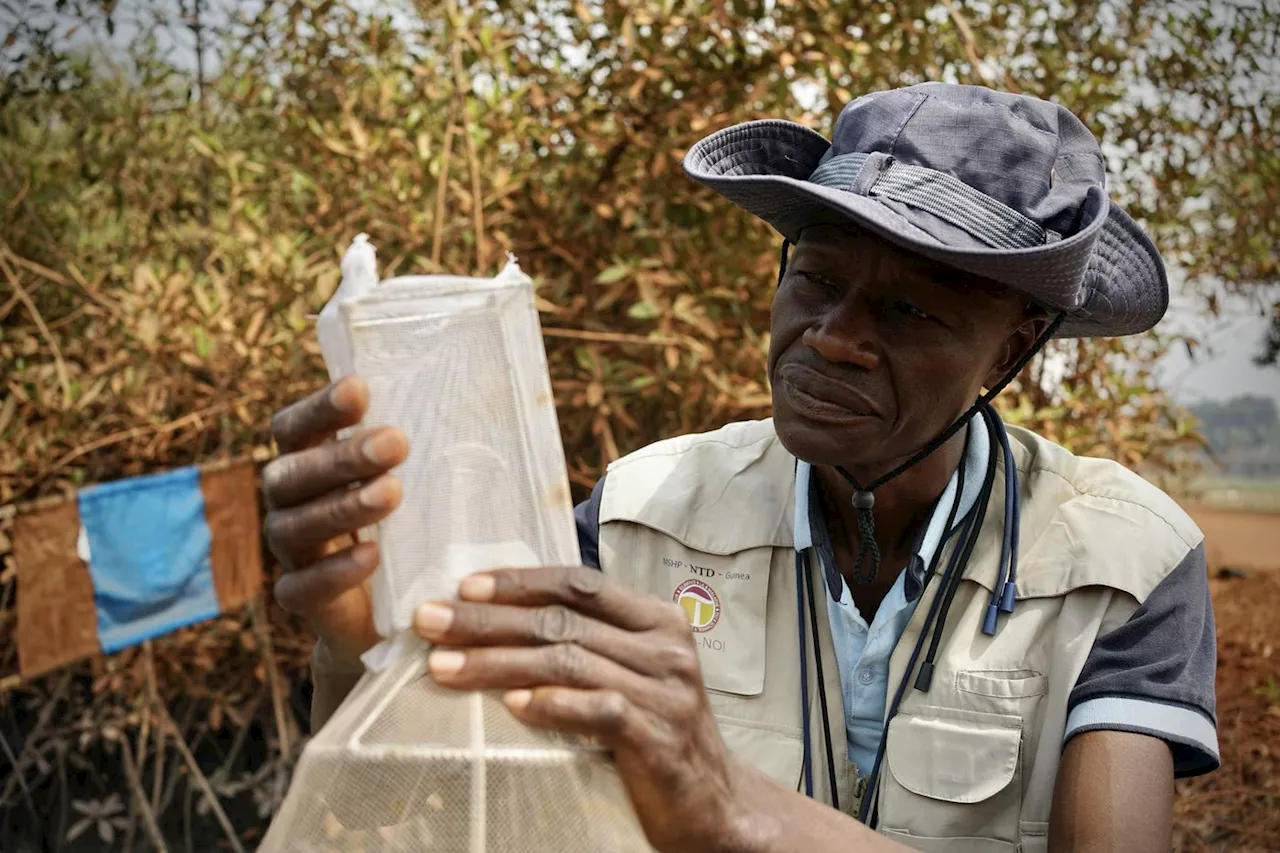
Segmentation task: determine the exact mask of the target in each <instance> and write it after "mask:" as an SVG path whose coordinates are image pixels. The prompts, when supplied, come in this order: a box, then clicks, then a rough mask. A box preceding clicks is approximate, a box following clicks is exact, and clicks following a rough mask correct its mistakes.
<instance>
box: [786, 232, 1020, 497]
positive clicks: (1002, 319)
mask: <svg viewBox="0 0 1280 853" xmlns="http://www.w3.org/2000/svg"><path fill="white" fill-rule="evenodd" d="M1033 318H1034V319H1033ZM1043 323H1044V320H1043V319H1042V318H1041V317H1040V315H1035V314H1032V313H1029V312H1028V309H1027V303H1026V302H1025V301H1024V300H1022V299H1020V298H1018V297H1016V296H1013V295H1012V294H1010V293H1009V292H1007V291H1003V290H1001V289H1000V288H999V286H998V285H995V284H994V283H992V282H988V281H986V280H984V279H981V278H978V277H976V276H973V275H970V274H968V273H964V272H961V271H958V270H955V269H952V268H950V267H947V266H944V265H942V264H938V263H935V262H933V261H929V260H927V259H924V258H920V257H918V256H915V255H912V254H910V253H908V252H906V251H905V250H902V249H899V248H897V247H895V246H893V245H891V244H889V243H886V242H884V241H882V240H880V239H878V238H875V237H873V236H871V235H869V234H866V233H863V232H857V231H852V230H848V229H842V228H839V227H836V226H826V225H823V226H813V227H810V228H807V229H805V231H804V233H803V234H802V235H801V237H800V241H799V242H798V243H797V244H796V246H795V249H794V251H793V252H792V255H791V259H790V261H789V262H788V265H787V271H786V275H785V276H784V277H783V280H782V282H781V283H780V285H779V287H778V292H777V294H776V296H775V297H774V300H773V320H772V340H771V342H770V345H769V377H770V380H771V382H772V384H773V416H774V423H775V426H776V429H777V431H778V436H779V437H780V438H781V440H782V443H783V445H784V446H785V447H786V448H787V450H788V451H790V452H791V453H792V454H793V455H795V456H797V457H799V458H801V459H804V460H805V461H807V462H810V463H813V464H818V465H844V466H846V467H849V468H854V469H863V470H864V471H866V470H870V471H871V472H872V473H873V474H879V473H883V469H887V467H889V465H890V464H891V463H894V462H897V461H899V460H901V459H903V458H905V457H907V456H909V455H911V454H912V453H914V452H915V451H917V450H919V449H920V448H921V447H922V446H924V445H925V444H926V443H927V442H929V441H930V440H931V439H933V438H934V437H935V436H937V435H938V434H939V433H940V432H942V431H943V430H944V429H946V428H947V427H948V426H950V425H951V423H953V422H954V421H955V419H956V418H958V417H959V416H960V415H961V414H962V413H963V412H964V411H965V410H967V409H968V408H969V406H971V405H972V404H973V402H974V400H976V399H977V398H978V397H979V396H980V395H981V393H982V388H983V387H984V386H989V385H991V384H994V383H995V382H997V381H999V380H1000V379H1001V378H1002V377H1003V374H1004V372H1005V371H1007V370H1008V369H1009V368H1010V367H1011V366H1012V365H1013V364H1014V362H1016V360H1017V359H1018V358H1019V357H1020V356H1021V355H1022V354H1023V353H1024V352H1026V351H1027V349H1028V348H1029V347H1030V346H1031V345H1032V344H1033V343H1034V340H1035V337H1036V334H1037V333H1038V332H1039V331H1040V330H1042V329H1043V328H1044V326H1043Z"/></svg>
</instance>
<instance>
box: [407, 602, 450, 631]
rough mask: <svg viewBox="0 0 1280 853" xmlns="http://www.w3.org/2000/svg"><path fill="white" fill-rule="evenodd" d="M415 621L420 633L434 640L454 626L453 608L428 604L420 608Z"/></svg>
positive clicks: (414, 618)
mask: <svg viewBox="0 0 1280 853" xmlns="http://www.w3.org/2000/svg"><path fill="white" fill-rule="evenodd" d="M413 621H414V625H416V626H417V628H418V633H420V634H425V635H427V638H428V639H434V638H436V637H438V636H440V635H441V634H443V633H444V632H445V631H448V630H449V626H450V625H452V624H453V608H452V607H449V606H448V605H445V604H435V603H434V602H428V603H427V604H424V605H422V606H421V607H419V608H418V612H417V613H415V614H414V617H413Z"/></svg>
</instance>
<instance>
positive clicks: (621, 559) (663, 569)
mask: <svg viewBox="0 0 1280 853" xmlns="http://www.w3.org/2000/svg"><path fill="white" fill-rule="evenodd" d="M1009 434H1010V440H1011V442H1012V444H1013V451H1014V456H1015V459H1016V463H1017V467H1018V471H1019V477H1020V484H1021V487H1022V530H1021V542H1022V546H1021V549H1020V554H1019V571H1018V582H1017V600H1018V603H1017V606H1016V609H1015V612H1014V613H1013V614H1011V615H1002V616H1001V619H1000V625H999V630H998V631H997V633H996V635H995V636H994V637H988V636H986V635H984V634H983V633H982V631H981V626H982V617H983V614H984V612H985V610H986V607H987V604H988V602H989V601H990V598H991V592H992V587H993V586H994V582H995V576H996V570H997V563H998V562H999V553H1000V540H1001V533H1002V530H1001V525H1002V520H1003V512H1001V511H1000V510H1001V509H1002V508H1003V506H1004V504H1003V501H1004V471H1003V467H1001V468H1000V470H998V471H997V474H996V480H995V485H994V489H993V493H992V496H991V501H992V503H991V507H992V509H991V511H990V512H988V514H987V521H986V524H985V527H984V530H983V532H982V535H981V537H980V539H979V541H978V543H977V546H976V548H975V550H974V553H973V556H972V558H971V560H970V562H969V566H968V568H967V570H966V571H965V573H964V575H963V580H962V581H961V584H960V586H959V588H958V590H957V592H956V595H955V599H954V601H953V603H952V606H951V610H950V613H949V615H948V618H947V621H946V625H945V629H944V633H943V639H942V645H941V648H940V652H939V657H938V659H937V661H936V669H935V671H934V674H933V681H932V686H931V687H930V689H929V691H928V692H927V693H925V692H921V691H919V690H915V689H914V688H912V687H908V689H907V691H906V693H905V695H904V697H903V700H902V704H901V707H900V708H899V711H898V714H897V716H896V717H895V718H894V719H893V720H892V722H891V723H890V725H889V732H888V738H887V745H886V750H885V761H884V768H883V772H882V775H881V780H880V783H879V788H878V793H877V796H878V798H879V802H878V804H877V805H878V810H879V816H880V819H879V829H880V831H881V832H882V833H883V834H885V835H887V836H889V837H891V838H894V839H896V840H898V841H900V842H902V843H904V844H906V845H908V846H910V847H914V848H916V849H919V850H926V851H943V850H945V851H949V853H969V851H997V850H1008V851H1013V850H1023V851H1040V850H1045V849H1046V848H1047V843H1048V841H1047V839H1048V825H1049V810H1050V806H1051V802H1052V798H1053V787H1054V781H1055V778H1056V775H1057V770H1058V760H1059V757H1060V754H1061V750H1062V746H1063V744H1062V737H1063V732H1064V730H1065V724H1066V714H1067V697H1068V694H1069V693H1070V691H1071V688H1072V686H1073V685H1074V684H1075V681H1076V678H1077V676H1078V675H1079V673H1080V670H1081V668H1082V667H1083V666H1084V663H1085V659H1086V658H1087V656H1088V654H1089V651H1090V649H1091V648H1092V647H1093V643H1094V639H1095V638H1096V637H1098V636H1099V635H1100V634H1104V633H1106V632H1107V631H1109V630H1111V629H1112V628H1114V627H1116V626H1118V625H1120V624H1123V623H1124V622H1125V621H1126V620H1127V619H1128V618H1129V616H1130V614H1132V613H1133V611H1134V610H1135V609H1137V607H1138V606H1139V605H1140V604H1141V602H1143V601H1144V600H1145V599H1146V597H1147V595H1148V594H1150V592H1151V591H1152V589H1154V588H1155V586H1156V585H1157V584H1158V583H1159V582H1160V581H1161V579H1163V578H1164V577H1165V575H1167V574H1168V573H1169V572H1170V571H1172V570H1173V568H1174V567H1175V566H1177V565H1178V563H1179V562H1180V561H1181V560H1182V558H1183V557H1184V556H1186V554H1187V552H1188V551H1189V550H1191V549H1192V548H1193V547H1195V546H1196V545H1197V544H1199V542H1200V540H1201V538H1202V537H1201V534H1200V531H1199V530H1198V529H1197V528H1196V527H1195V525H1194V524H1193V523H1192V522H1191V520H1190V519H1189V518H1188V517H1187V516H1186V514H1185V513H1183V512H1182V511H1181V510H1180V509H1179V508H1178V506H1177V505H1176V504H1175V503H1174V502H1173V501H1172V500H1170V499H1169V498H1168V497H1167V496H1166V495H1164V494H1163V493H1162V492H1160V491H1159V490H1158V489H1156V488H1154V487H1153V486H1151V485H1150V484H1148V483H1146V482H1145V481H1144V480H1142V479H1140V478H1139V477H1137V476H1136V475H1134V474H1132V473H1131V472H1129V471H1127V470H1126V469H1124V468H1123V467H1121V466H1120V465H1117V464H1115V463H1113V462H1109V461H1105V460H1099V459H1087V458H1080V457H1076V456H1073V455H1071V454H1070V453H1068V452H1067V451H1066V450H1064V449H1063V448H1061V447H1059V446H1057V445H1055V444H1052V443H1050V442H1048V441H1045V440H1044V439H1041V438H1039V437H1038V436H1036V435H1034V434H1032V433H1030V432H1027V431H1025V430H1021V429H1017V428H1010V430H1009ZM794 465H795V459H794V457H792V456H791V455H790V454H789V453H788V452H787V451H786V449H785V448H784V447H783V446H782V444H781V442H780V441H779V440H778V438H777V435H776V434H775V432H774V430H773V423H772V421H752V422H743V423H735V424H730V425H729V426H727V427H724V428H723V429H720V430H717V431H715V432H712V433H707V434H704V435H692V436H683V437H680V438H676V439H671V440H668V441H662V442H659V443H657V444H654V445H651V446H649V447H646V448H644V449H643V450H640V451H638V452H636V453H634V454H631V455H630V456H627V457H625V458H623V459H620V460H618V461H617V462H615V463H614V464H613V465H611V466H610V467H609V471H608V476H607V478H606V480H605V487H604V494H603V496H602V501H601V506H600V562H601V568H602V569H603V570H604V571H605V572H606V573H608V574H609V575H611V576H613V577H615V578H617V579H619V580H621V581H622V582H624V583H626V584H627V585H629V586H631V587H633V588H635V589H638V590H643V591H645V592H649V593H652V594H654V595H658V596H662V597H666V598H677V599H679V600H680V603H681V604H682V606H684V607H685V610H686V612H687V613H689V615H690V621H691V625H692V626H693V627H694V631H695V633H694V636H695V639H696V641H697V643H698V646H699V653H700V658H701V663H702V672H703V680H704V682H705V685H706V687H707V692H708V695H709V697H710V701H711V706H712V709H713V710H714V712H715V714H716V717H717V719H718V721H719V723H720V731H721V734H722V735H723V737H724V740H725V743H726V745H727V746H728V748H729V749H730V750H731V751H733V752H734V753H735V754H737V755H738V756H740V757H741V758H742V759H744V760H746V761H748V762H750V763H751V764H753V765H754V766H756V767H758V768H759V769H760V770H761V771H763V772H765V773H767V774H768V775H769V776H771V777H772V778H773V779H775V780H776V781H777V782H779V783H780V784H782V785H784V786H786V787H788V788H791V789H793V790H801V764H802V755H803V752H802V744H801V713H800V677H799V670H800V667H799V660H800V657H799V634H798V622H797V608H796V572H795V552H794V550H793V542H794V540H793V530H792V527H793V524H794V521H793V516H794V501H795V495H794V490H795V481H794ZM949 553H950V547H949V548H948V549H947V550H945V551H944V552H943V560H944V561H945V559H946V557H947V556H948V555H949ZM938 586H939V584H938V583H937V582H936V581H935V582H931V583H930V584H929V586H928V588H927V589H926V590H925V592H924V594H923V597H922V599H921V601H920V603H919V605H918V606H917V607H916V610H915V615H914V617H913V618H912V620H911V622H910V624H909V625H908V627H907V629H906V631H905V633H904V635H903V637H902V639H901V641H900V642H899V644H898V646H897V647H896V649H895V651H894V654H893V657H892V659H891V665H890V676H889V684H890V692H891V693H892V691H893V690H895V689H896V687H897V685H898V683H899V682H900V681H901V679H902V678H903V676H904V671H905V669H906V665H907V660H908V658H909V657H910V654H911V649H912V647H913V646H914V644H915V641H916V638H917V637H918V636H919V634H920V630H921V626H922V623H923V622H924V620H925V617H926V614H927V613H928V610H929V604H930V603H931V601H932V600H933V596H934V595H935V593H936V591H937V588H938ZM819 592H820V593H821V587H820V586H819ZM825 612H826V611H825V608H823V607H822V606H821V602H820V606H819V608H818V614H819V617H818V621H819V636H818V642H819V643H820V644H821V648H822V655H823V661H824V668H825V681H826V699H827V707H828V711H829V714H830V721H831V725H830V730H831V735H832V741H833V754H834V756H835V764H836V765H837V766H836V768H835V769H836V778H837V788H838V791H837V793H838V794H839V801H840V805H841V808H842V810H844V811H847V812H850V813H855V814H856V809H857V802H856V801H855V795H856V792H857V791H858V790H859V789H860V785H859V783H858V780H857V773H856V770H855V768H854V767H853V766H852V765H851V764H850V763H849V762H848V761H847V759H846V758H845V755H846V746H845V730H844V713H843V700H842V697H841V691H840V683H839V674H838V672H837V669H836V663H835V661H836V657H835V654H834V652H833V650H832V646H831V634H830V629H829V626H828V623H827V620H826V618H825ZM810 642H812V638H811V640H810ZM808 668H809V684H810V694H811V696H810V701H809V710H808V713H809V715H810V720H811V732H812V740H813V744H812V747H811V748H812V753H813V761H814V766H813V783H814V789H815V790H814V795H815V797H820V798H821V799H822V800H823V801H824V802H827V803H830V802H831V792H830V791H829V784H828V782H827V779H828V768H827V765H826V754H825V748H824V745H823V738H822V731H823V729H822V718H821V706H820V704H819V697H818V695H817V687H816V684H817V681H816V672H815V664H814V661H813V655H812V653H810V654H809V667H808Z"/></svg>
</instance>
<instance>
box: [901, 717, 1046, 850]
mask: <svg viewBox="0 0 1280 853" xmlns="http://www.w3.org/2000/svg"><path fill="white" fill-rule="evenodd" d="M1021 744H1022V718H1021V717H1017V716H1013V715H1008V714H988V713H983V712H979V711H967V710H961V709H957V708H939V707H934V706H924V707H921V708H918V709H915V710H913V711H910V712H903V713H900V714H899V715H898V716H896V717H895V718H894V719H893V721H892V722H890V723H889V735H888V742H887V744H886V746H885V756H886V759H887V762H886V763H887V765H888V770H889V772H888V773H887V774H885V776H884V777H883V778H882V782H881V784H882V785H883V786H884V787H883V800H882V801H881V804H880V814H881V819H882V823H883V828H884V830H885V831H886V832H897V833H902V834H905V835H906V836H908V837H910V838H912V839H927V838H933V839H954V840H956V841H957V842H958V841H959V840H960V839H962V838H967V839H987V840H990V841H1003V842H1007V843H1009V844H1016V843H1017V837H1018V815H1019V811H1020V807H1021V797H1022V785H1021V784H1020V769H1021V768H1020V762H1019V753H1020V751H1021ZM921 849H929V848H921ZM936 849H941V848H936ZM947 849H951V848H950V847H948V848H947ZM957 849H964V848H957Z"/></svg>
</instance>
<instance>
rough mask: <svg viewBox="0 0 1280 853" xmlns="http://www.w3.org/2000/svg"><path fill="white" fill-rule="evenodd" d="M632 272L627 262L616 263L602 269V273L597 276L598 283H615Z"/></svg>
mask: <svg viewBox="0 0 1280 853" xmlns="http://www.w3.org/2000/svg"><path fill="white" fill-rule="evenodd" d="M630 273H631V267H629V266H627V265H626V264H614V265H613V266H611V267H605V268H604V269H603V270H601V271H600V275H598V276H596V284H613V283H614V282H617V281H622V280H623V279H624V278H626V277H627V276H628V275H629V274H630Z"/></svg>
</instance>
